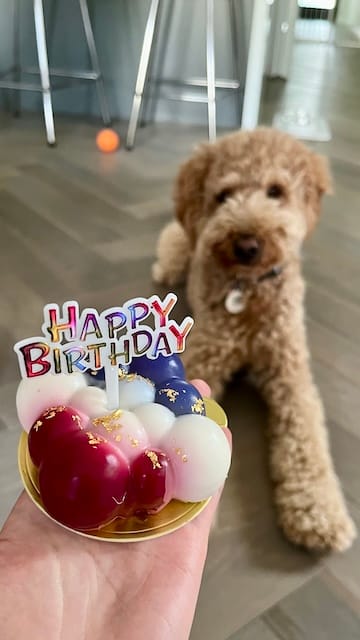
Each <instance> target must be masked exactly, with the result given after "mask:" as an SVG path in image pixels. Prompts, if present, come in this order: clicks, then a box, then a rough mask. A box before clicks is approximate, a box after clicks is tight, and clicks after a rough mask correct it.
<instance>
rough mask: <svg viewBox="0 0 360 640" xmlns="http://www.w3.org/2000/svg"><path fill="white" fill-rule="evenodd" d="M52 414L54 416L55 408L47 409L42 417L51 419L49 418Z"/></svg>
mask: <svg viewBox="0 0 360 640" xmlns="http://www.w3.org/2000/svg"><path fill="white" fill-rule="evenodd" d="M54 416H56V410H55V409H48V411H47V412H46V414H45V416H44V417H45V420H51V418H53V417H54Z"/></svg>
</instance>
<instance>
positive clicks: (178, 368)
mask: <svg viewBox="0 0 360 640" xmlns="http://www.w3.org/2000/svg"><path fill="white" fill-rule="evenodd" d="M129 373H137V374H138V375H139V376H142V377H143V378H148V379H149V380H151V381H152V382H154V384H155V385H159V384H161V383H162V382H163V381H164V380H170V379H171V378H184V377H185V370H184V365H183V363H182V362H181V360H180V357H179V356H178V355H176V354H173V355H171V356H163V355H162V354H161V353H160V354H159V355H158V357H157V358H156V360H150V358H147V357H146V356H139V357H138V358H134V359H133V360H132V362H131V364H130V367H129Z"/></svg>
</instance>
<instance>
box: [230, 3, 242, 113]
mask: <svg viewBox="0 0 360 640" xmlns="http://www.w3.org/2000/svg"><path fill="white" fill-rule="evenodd" d="M229 18H230V29H231V43H232V52H233V64H234V71H235V80H236V81H237V82H238V83H239V88H238V89H236V98H237V103H238V114H239V122H240V121H241V111H242V98H241V62H240V50H239V45H238V28H237V19H236V18H237V14H236V8H235V0H229Z"/></svg>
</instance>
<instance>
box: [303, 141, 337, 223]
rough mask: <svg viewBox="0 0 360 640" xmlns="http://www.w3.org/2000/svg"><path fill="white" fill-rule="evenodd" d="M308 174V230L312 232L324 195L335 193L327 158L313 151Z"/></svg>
mask: <svg viewBox="0 0 360 640" xmlns="http://www.w3.org/2000/svg"><path fill="white" fill-rule="evenodd" d="M307 174H308V175H307V189H306V199H307V204H308V208H309V216H308V230H309V233H310V232H311V231H312V230H313V228H314V226H315V225H316V222H317V220H318V217H319V215H320V211H321V200H322V197H323V195H324V194H326V193H328V194H332V193H333V182H332V178H331V173H330V168H329V163H328V161H327V159H326V158H325V156H320V155H318V154H316V153H311V156H310V163H309V168H308V171H307Z"/></svg>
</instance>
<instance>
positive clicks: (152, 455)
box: [145, 450, 161, 469]
mask: <svg viewBox="0 0 360 640" xmlns="http://www.w3.org/2000/svg"><path fill="white" fill-rule="evenodd" d="M145 455H146V456H147V457H148V458H149V460H151V462H152V466H153V469H161V464H160V462H159V458H158V457H157V454H156V453H155V451H149V450H147V451H145Z"/></svg>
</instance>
